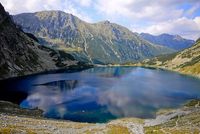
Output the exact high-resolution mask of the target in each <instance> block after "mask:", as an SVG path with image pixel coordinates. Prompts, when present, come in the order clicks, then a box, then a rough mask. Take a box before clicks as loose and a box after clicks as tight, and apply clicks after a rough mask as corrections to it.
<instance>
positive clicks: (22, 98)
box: [0, 67, 200, 122]
mask: <svg viewBox="0 0 200 134" xmlns="http://www.w3.org/2000/svg"><path fill="white" fill-rule="evenodd" d="M0 88H1V90H0V99H1V100H9V101H12V102H15V103H19V104H20V106H21V107H23V108H36V107H38V108H40V109H42V110H43V111H44V115H45V116H46V117H49V118H56V119H66V120H72V121H80V122H107V121H109V120H112V119H116V118H122V117H140V118H153V117H155V113H156V111H157V110H159V109H161V108H177V107H180V106H181V105H183V104H184V103H185V102H186V101H188V100H190V99H195V98H200V80H199V79H195V78H193V77H188V76H185V75H181V74H178V73H174V72H169V71H163V70H160V69H148V68H141V67H101V68H100V67H99V68H91V69H88V70H84V71H81V72H75V73H65V72H62V73H49V74H38V75H32V76H27V77H23V78H17V79H10V80H6V81H0Z"/></svg>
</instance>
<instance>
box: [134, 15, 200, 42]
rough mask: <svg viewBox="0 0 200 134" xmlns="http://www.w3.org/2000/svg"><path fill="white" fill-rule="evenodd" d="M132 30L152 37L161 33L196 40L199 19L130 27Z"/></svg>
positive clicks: (180, 19) (199, 26) (198, 34)
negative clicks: (149, 34)
mask: <svg viewBox="0 0 200 134" xmlns="http://www.w3.org/2000/svg"><path fill="white" fill-rule="evenodd" d="M132 30H133V31H137V32H146V33H151V34H154V35H158V34H162V33H170V34H178V35H181V36H183V37H185V38H189V39H197V38H199V37H200V17H196V18H194V19H188V18H185V17H182V18H178V19H175V20H169V21H165V22H160V23H157V24H154V25H150V26H146V27H140V26H132Z"/></svg>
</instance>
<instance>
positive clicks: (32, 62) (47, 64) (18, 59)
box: [0, 3, 77, 79]
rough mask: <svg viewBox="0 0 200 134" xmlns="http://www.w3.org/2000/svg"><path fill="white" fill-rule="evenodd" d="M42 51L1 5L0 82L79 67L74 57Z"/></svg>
mask: <svg viewBox="0 0 200 134" xmlns="http://www.w3.org/2000/svg"><path fill="white" fill-rule="evenodd" d="M60 54H61V52H56V51H54V50H52V49H50V48H46V47H42V46H40V45H39V44H38V43H37V42H35V40H34V39H32V38H30V34H29V36H28V35H27V34H26V33H24V32H23V31H22V30H20V29H19V28H18V27H17V26H16V25H15V24H14V23H13V21H12V19H11V18H10V16H9V14H8V13H6V12H5V10H4V7H3V6H2V5H1V3H0V79H2V78H9V77H13V76H21V75H25V74H31V73H37V72H41V71H45V70H52V69H58V68H59V67H64V66H68V65H70V64H76V63H77V62H76V61H74V59H73V57H72V56H71V55H68V54H64V56H63V57H62V58H61V56H60Z"/></svg>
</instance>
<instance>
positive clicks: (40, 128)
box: [0, 100, 200, 134]
mask: <svg viewBox="0 0 200 134" xmlns="http://www.w3.org/2000/svg"><path fill="white" fill-rule="evenodd" d="M4 104H5V105H4ZM0 105H1V108H0V133H28V134H33V133H39V134H40V133H41V134H44V133H55V134H56V133H58V134H62V133H63V134H66V133H67V134H74V133H75V134H84V133H85V134H94V133H97V134H104V133H105V134H129V133H130V134H131V133H134V134H144V133H146V134H154V133H155V134H162V133H163V134H165V133H167V134H174V133H176V134H189V133H194V134H199V133H200V100H193V101H191V102H189V103H187V104H186V105H185V106H184V107H182V108H180V109H175V110H172V109H166V110H160V111H158V113H157V117H156V118H155V119H146V120H143V119H136V118H122V119H117V120H113V121H110V122H108V123H102V124H99V123H96V124H92V123H78V122H72V121H62V120H53V119H45V118H43V117H41V116H40V112H39V111H38V110H37V109H35V110H33V111H32V113H31V111H30V110H25V112H23V109H20V108H19V107H18V106H17V105H14V104H12V103H9V102H1V103H0ZM18 110H19V112H18ZM20 110H22V111H20ZM36 113H37V114H36Z"/></svg>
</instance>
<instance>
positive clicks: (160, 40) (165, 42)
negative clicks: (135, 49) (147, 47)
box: [140, 33, 195, 51]
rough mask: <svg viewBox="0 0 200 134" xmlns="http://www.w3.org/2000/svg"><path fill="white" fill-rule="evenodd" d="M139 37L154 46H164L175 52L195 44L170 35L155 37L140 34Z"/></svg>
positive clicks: (192, 41)
mask: <svg viewBox="0 0 200 134" xmlns="http://www.w3.org/2000/svg"><path fill="white" fill-rule="evenodd" d="M140 36H141V37H142V38H144V39H145V40H148V41H150V42H152V43H154V44H157V45H161V46H165V47H168V48H171V49H174V50H176V51H180V50H183V49H185V48H189V47H191V46H192V45H193V44H194V43H195V41H194V40H189V39H184V38H182V37H181V36H179V35H170V34H166V33H165V34H160V35H157V36H155V35H151V34H148V33H141V34H140Z"/></svg>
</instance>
